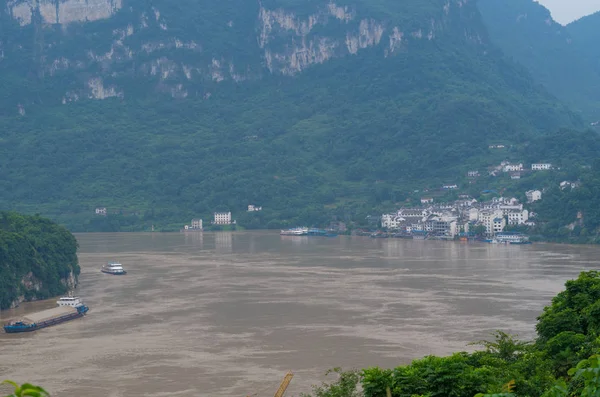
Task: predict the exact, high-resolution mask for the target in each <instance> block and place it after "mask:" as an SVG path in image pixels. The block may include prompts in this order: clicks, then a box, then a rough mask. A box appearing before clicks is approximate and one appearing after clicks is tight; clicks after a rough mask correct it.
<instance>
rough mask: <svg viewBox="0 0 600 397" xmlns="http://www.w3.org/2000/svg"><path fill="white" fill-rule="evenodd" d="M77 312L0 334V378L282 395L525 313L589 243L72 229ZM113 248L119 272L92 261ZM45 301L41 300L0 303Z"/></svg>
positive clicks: (594, 252) (61, 385) (72, 390)
mask: <svg viewBox="0 0 600 397" xmlns="http://www.w3.org/2000/svg"><path fill="white" fill-rule="evenodd" d="M77 238H78V240H79V243H80V245H81V249H80V255H79V258H80V263H81V268H82V273H81V276H80V285H79V287H78V289H77V291H76V293H77V294H78V295H79V296H81V297H82V298H84V300H85V302H86V303H87V304H88V305H89V306H90V308H91V310H90V313H89V314H88V315H87V316H86V317H85V318H83V319H78V320H75V321H71V322H68V323H65V324H61V325H59V326H55V327H51V328H47V329H43V330H40V331H37V332H34V333H31V334H16V335H15V334H12V335H9V334H4V333H2V334H0V378H3V379H5V378H10V379H14V380H16V381H19V382H25V381H31V382H34V383H37V384H40V385H44V386H45V387H46V388H47V389H48V390H49V391H50V392H52V393H53V395H55V396H60V397H79V396H84V395H85V396H86V397H105V396H184V395H185V396H189V395H197V396H227V397H230V396H231V397H234V396H235V397H238V396H239V397H244V396H246V395H248V394H253V393H258V394H257V395H258V396H259V397H260V396H272V395H273V394H274V393H275V391H276V389H277V386H278V384H279V382H280V381H281V379H282V377H283V375H284V374H285V372H286V371H287V370H289V369H291V370H293V371H294V373H295V377H294V379H293V380H292V383H291V385H290V387H289V389H288V393H287V394H286V395H288V396H294V395H298V394H299V393H300V392H306V391H309V388H310V385H311V384H313V383H317V382H318V381H320V380H322V379H323V377H322V375H323V373H324V371H325V370H327V369H328V368H331V367H335V366H342V367H344V368H353V367H356V368H361V367H364V366H374V365H378V366H384V367H392V366H396V365H399V364H403V363H407V362H409V361H410V360H411V359H414V358H418V357H422V356H424V355H428V354H437V355H443V354H449V353H451V352H453V351H457V350H469V349H471V348H472V347H470V346H467V344H468V343H469V342H471V341H474V340H479V339H482V338H485V337H487V336H488V334H489V333H490V332H491V331H493V330H495V329H503V330H505V331H508V332H512V333H517V334H519V335H520V336H521V337H523V338H533V337H534V326H535V321H536V317H537V316H538V315H539V313H540V311H541V309H542V308H543V306H544V305H546V304H548V302H549V301H550V299H551V297H552V296H554V295H555V294H556V293H557V292H558V291H560V290H561V289H562V287H563V284H564V282H565V281H566V280H567V279H569V278H574V277H576V276H577V274H578V273H579V272H580V271H581V270H586V269H594V268H597V267H598V263H599V262H600V261H599V260H598V258H600V248H598V247H588V246H566V245H565V246H561V245H549V244H534V245H530V246H500V245H490V244H466V243H454V242H435V241H412V240H396V239H390V240H378V239H369V238H364V237H345V236H342V237H338V238H320V237H281V236H279V235H278V234H276V233H268V232H239V233H229V232H221V233H206V232H205V233H187V234H183V233H182V234H177V233H175V234H159V233H153V234H117V233H114V234H81V235H78V236H77ZM111 260H115V261H120V262H122V263H123V265H124V266H125V268H126V269H127V270H128V271H129V274H128V275H126V276H122V277H117V276H110V275H106V274H103V273H100V267H101V266H102V264H104V263H105V262H107V261H111ZM54 306H55V299H52V300H49V301H44V302H35V303H28V304H23V305H21V307H19V308H18V309H16V310H12V311H4V312H1V313H0V319H1V320H2V322H4V321H6V320H7V319H8V318H10V317H13V316H18V315H20V314H24V313H27V312H31V311H37V310H41V309H45V308H50V307H54Z"/></svg>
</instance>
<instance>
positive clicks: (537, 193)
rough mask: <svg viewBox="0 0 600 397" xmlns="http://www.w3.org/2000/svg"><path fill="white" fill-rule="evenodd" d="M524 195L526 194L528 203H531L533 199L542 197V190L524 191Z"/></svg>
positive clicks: (536, 199)
mask: <svg viewBox="0 0 600 397" xmlns="http://www.w3.org/2000/svg"><path fill="white" fill-rule="evenodd" d="M525 196H527V202H528V203H533V202H534V201H538V200H541V199H542V192H540V191H539V190H529V191H527V192H525Z"/></svg>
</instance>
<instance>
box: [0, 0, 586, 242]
mask: <svg viewBox="0 0 600 397" xmlns="http://www.w3.org/2000/svg"><path fill="white" fill-rule="evenodd" d="M130 3H131V4H129V5H130V6H131V7H125V8H123V9H122V10H121V11H119V12H118V13H117V14H116V15H115V16H114V17H113V18H112V19H107V20H103V21H95V22H90V23H82V24H72V25H69V26H68V27H66V28H64V29H61V27H60V26H45V27H44V29H42V30H37V31H36V30H35V27H34V26H32V25H27V26H23V27H21V26H19V25H18V24H17V23H16V22H15V21H14V20H12V19H11V17H10V15H8V14H5V15H4V18H5V22H6V23H5V24H4V21H3V24H4V27H3V28H2V29H4V30H5V34H4V35H3V36H4V37H5V38H3V40H4V41H5V45H4V51H5V58H4V59H3V60H2V62H0V71H2V73H0V85H1V84H5V85H6V86H10V87H13V88H14V90H15V95H11V94H10V92H12V91H8V92H9V93H7V94H6V95H5V96H6V97H5V98H3V100H4V101H6V102H5V103H6V106H2V109H0V114H2V116H0V169H1V170H2V171H3V175H4V177H3V180H2V181H0V207H1V208H11V209H14V210H17V211H21V212H26V213H35V212H39V213H42V214H44V215H45V216H51V217H52V218H53V219H56V220H58V221H60V222H61V223H62V224H65V225H68V227H69V228H70V229H71V230H73V231H119V230H122V231H130V230H144V229H145V230H149V229H150V228H151V225H153V224H154V225H155V226H156V227H157V228H159V229H163V230H164V229H165V228H169V229H171V230H172V229H177V228H179V227H181V225H182V224H183V223H184V222H189V220H190V219H192V218H195V217H202V218H204V219H205V221H206V220H208V219H210V217H211V214H212V213H213V211H220V210H230V211H232V212H233V213H234V217H235V218H236V219H237V220H238V221H239V222H240V223H241V224H244V225H248V226H249V227H269V228H280V227H285V226H294V225H296V224H326V223H327V222H328V221H329V220H330V219H331V217H332V215H333V216H337V217H338V218H341V219H344V218H345V217H346V216H352V217H353V219H359V218H363V219H364V217H365V216H366V215H367V214H368V213H369V212H371V211H373V210H374V209H375V208H377V207H378V206H380V205H382V204H383V203H385V202H392V201H400V199H401V198H402V197H403V196H405V195H406V194H407V192H410V191H412V190H411V188H412V189H417V188H419V185H421V184H422V183H423V181H426V182H428V183H432V184H434V183H436V184H440V185H441V184H442V183H448V182H451V181H453V180H454V179H455V178H457V176H458V175H462V173H463V171H464V168H465V167H467V166H471V167H473V166H475V167H484V166H487V165H488V164H487V160H488V158H487V154H488V153H487V148H488V145H489V144H491V143H496V141H497V140H498V139H501V140H508V141H510V142H512V143H514V144H524V143H525V142H526V141H527V140H530V139H533V138H534V137H536V136H540V135H543V134H545V133H551V132H555V131H556V130H557V129H558V128H559V127H561V126H567V127H573V128H580V127H582V126H583V123H582V120H580V119H579V118H578V117H577V115H576V114H574V112H572V111H571V110H569V109H567V108H566V107H565V106H564V105H563V104H561V103H560V102H558V101H557V100H556V98H554V97H553V96H551V95H550V94H549V93H547V92H546V91H545V90H544V89H543V88H541V87H540V86H539V85H538V84H536V83H535V82H534V81H533V79H532V78H531V77H530V76H529V75H528V73H527V71H526V70H524V69H523V68H522V67H520V66H518V65H516V64H514V63H512V62H511V61H509V60H507V59H505V58H504V56H503V55H502V54H501V53H500V51H498V50H497V48H496V47H494V46H493V45H491V44H490V42H489V40H488V38H487V32H486V29H485V27H484V26H483V24H482V22H481V20H480V18H479V15H478V12H477V9H476V7H475V4H474V2H462V1H461V2H458V1H452V2H446V1H441V0H427V1H422V0H411V1H403V2H397V1H392V0H383V1H379V2H377V4H375V3H372V2H361V5H360V7H358V6H357V7H358V8H357V9H356V13H357V14H356V19H355V20H353V21H351V22H348V23H345V22H340V20H338V19H336V18H331V20H330V21H329V22H328V23H327V24H325V25H322V26H321V25H319V26H317V27H315V28H314V29H313V30H311V32H310V33H309V34H308V33H307V35H308V36H306V37H303V38H302V39H299V38H296V37H295V36H294V34H295V33H294V30H293V29H291V28H290V29H287V28H283V27H279V25H278V24H277V23H274V22H273V26H274V27H273V30H272V31H271V36H270V37H271V39H270V40H271V41H269V43H268V44H265V45H266V47H265V48H264V49H263V48H259V46H258V44H257V42H258V39H259V38H260V37H258V36H260V35H261V28H260V27H257V25H256V24H257V23H260V21H259V22H257V16H258V15H259V13H260V11H259V9H258V8H259V4H262V3H255V2H244V3H243V4H238V3H239V2H235V5H233V2H232V1H225V2H222V4H221V3H219V4H217V3H214V4H213V3H210V4H209V3H207V2H201V3H198V2H191V1H187V2H186V3H185V5H182V6H181V7H176V8H173V7H171V4H170V3H168V2H167V3H168V4H165V3H166V2H164V1H157V2H154V3H153V6H155V7H158V8H161V9H163V8H162V7H163V6H164V10H163V11H164V12H163V13H162V14H161V15H160V17H157V18H159V19H160V20H161V21H162V20H163V19H165V21H164V26H168V27H167V28H165V29H166V30H164V29H162V28H160V27H159V26H158V24H155V23H154V21H153V20H152V19H153V18H149V19H150V21H148V24H150V25H149V27H148V28H147V29H146V28H144V29H145V30H141V29H140V28H139V21H140V18H141V16H140V15H139V14H138V11H139V13H142V11H143V12H145V13H146V15H154V12H152V11H151V10H149V9H145V8H144V7H146V6H148V7H147V8H149V7H150V6H149V5H148V4H147V2H142V1H131V2H130ZM263 3H265V4H263V5H264V6H265V7H267V8H269V10H278V11H277V12H280V13H284V14H286V13H288V14H289V15H292V13H295V14H293V15H292V16H290V17H289V18H288V19H286V21H288V22H290V23H296V22H298V21H304V19H303V18H307V17H308V16H309V15H311V14H312V13H313V12H316V10H319V9H322V8H324V9H327V8H328V7H329V6H331V5H332V3H329V2H326V1H313V2H305V3H303V2H297V1H272V2H271V1H270V2H263ZM0 4H1V2H0ZM446 4H447V6H446ZM221 8H223V9H222V10H221ZM350 8H351V7H350ZM288 14H286V15H288ZM407 19H409V20H410V21H408V25H407ZM361 21H363V22H364V23H367V22H368V23H367V25H368V24H370V23H374V22H369V21H375V22H377V23H379V24H381V27H382V29H385V33H384V34H383V35H382V36H381V41H380V42H378V43H379V44H377V45H376V44H373V45H372V46H371V45H367V44H365V43H368V40H366V38H361V41H360V43H361V46H366V47H365V48H362V47H361V48H360V51H358V52H357V53H353V54H348V53H345V54H344V55H340V54H337V53H336V56H332V57H331V58H328V59H324V60H322V62H321V60H319V62H317V61H315V60H311V62H308V61H307V62H308V63H309V64H306V65H304V64H303V65H302V71H301V72H299V73H297V74H296V75H294V76H288V75H281V73H279V72H278V71H275V72H273V73H271V72H270V71H269V69H268V68H267V65H266V58H265V57H266V55H265V53H266V52H268V53H269V54H280V53H286V51H288V50H289V49H290V48H294V45H295V43H301V42H311V40H315V41H314V42H315V43H316V44H314V46H315V47H318V48H321V47H320V46H321V44H318V43H322V42H327V40H328V39H329V38H332V39H331V40H333V39H334V38H335V39H336V40H337V38H339V37H341V38H342V39H340V40H342V41H340V44H339V49H340V51H342V50H343V51H346V52H347V50H345V48H346V44H345V42H346V37H350V36H347V35H352V34H354V33H353V32H354V30H353V29H356V31H357V32H358V31H359V28H360V24H361ZM298 23H299V22H298ZM364 23H363V25H364ZM128 24H131V26H132V29H133V31H134V32H133V34H132V35H131V36H126V37H124V38H123V39H122V40H121V44H118V43H115V42H114V37H113V36H114V34H115V33H114V32H118V31H119V29H125V31H126V30H127V26H128ZM155 25H156V26H155ZM432 25H434V27H433V28H432ZM231 26H232V27H231ZM394 26H399V27H402V29H412V28H414V30H413V31H408V30H407V31H406V32H403V33H404V34H403V36H402V40H401V45H400V44H399V45H400V47H399V48H398V49H395V50H394V51H393V53H390V51H391V50H390V47H389V45H390V41H389V40H390V34H391V33H392V32H393V27H394ZM407 26H409V27H410V28H409V27H407ZM363 27H364V26H363ZM188 28H189V29H188ZM429 29H433V30H432V31H431V32H430V31H429ZM299 30H302V29H299ZM362 30H364V29H362ZM367 31H368V29H367ZM36 32H37V33H36ZM42 33H43V34H44V35H45V36H44V37H43V39H44V40H41V38H40V37H38V38H37V39H36V34H42ZM429 33H431V35H429ZM314 35H316V36H314ZM290 36H291V38H290ZM176 39H177V40H179V41H178V42H180V46H179V47H180V48H178V47H177V46H176V45H173V46H169V45H168V43H171V42H173V43H175V40H176ZM321 39H322V40H324V41H318V40H321ZM326 39H327V40H326ZM365 40H366V41H365ZM192 41H194V42H198V43H199V45H198V48H202V50H200V49H198V50H195V51H192V50H191V49H186V47H185V45H184V44H185V43H190V42H192ZM34 44H36V45H38V47H39V48H38V47H35V46H34ZM161 44H163V46H162V47H161V46H160V45H161ZM200 44H201V45H200ZM120 45H123V46H127V48H130V49H131V53H129V52H128V54H129V55H128V56H127V57H122V56H121V57H119V56H120V55H119V54H120V53H119V51H118V50H119V49H121V50H122V48H121V47H119V46H120ZM144 45H145V46H146V47H143V48H147V51H146V50H142V49H140V48H142V46H144ZM153 45H154V46H155V47H156V48H155V47H153ZM113 47H114V48H117V47H118V48H117V49H116V50H115V52H114V54H113V53H112V52H110V51H111V48H113ZM27 51H28V52H27ZM36 51H37V52H36ZM182 51H183V52H182ZM185 51H187V52H185ZM90 53H91V54H95V55H94V57H92V56H91V55H90ZM104 53H109V54H112V55H111V56H110V57H109V56H108V55H107V56H106V57H104V56H101V54H104ZM31 54H37V55H39V60H40V62H42V61H43V60H44V59H46V60H48V62H49V60H50V59H56V65H57V66H56V65H55V66H53V65H54V64H52V65H45V66H40V65H37V64H35V63H34V62H32V61H31V60H32V57H31ZM386 54H387V56H386ZM121 55H122V54H121ZM338 55H339V56H338ZM277 56H278V55H277ZM277 56H276V55H273V58H277ZM297 56H299V55H297ZM90 57H92V58H93V59H96V58H98V59H100V58H102V59H104V60H103V61H101V62H100V61H98V62H100V63H98V64H93V67H92V66H90V67H89V68H87V66H86V65H88V62H92V61H91V60H90V59H91V58H90ZM196 57H200V58H202V62H205V63H203V64H200V63H198V64H197V65H195V66H197V69H198V70H202V71H203V73H206V65H207V64H210V65H212V63H211V59H212V58H214V60H215V62H216V63H217V64H218V63H219V62H223V65H226V64H227V63H226V62H225V60H227V62H228V61H229V60H231V62H232V64H235V65H234V66H235V67H236V68H240V69H241V68H242V67H243V68H244V69H243V70H245V69H246V66H247V68H248V69H250V70H251V71H254V72H256V75H255V74H252V73H251V76H249V77H248V78H247V79H245V80H244V79H242V80H243V81H242V80H240V81H234V80H231V79H225V80H223V81H221V82H219V83H217V82H216V81H215V80H214V79H213V76H212V75H203V76H202V77H201V78H199V79H198V78H196V77H197V76H196V72H197V71H196V68H195V67H194V68H192V69H193V70H192V72H191V76H192V77H191V78H190V79H188V78H187V77H186V76H185V74H184V73H183V72H182V68H183V66H186V65H187V66H189V65H192V64H193V63H194V62H200V60H198V59H197V58H196ZM207 57H208V59H205V58H207ZM220 59H222V60H223V61H220ZM286 59H287V58H286ZM64 60H66V61H64ZM238 60H239V62H238ZM63 61H64V62H63ZM159 61H160V62H159ZM184 61H185V62H187V63H189V65H188V64H185V65H183V66H182V63H183V62H184ZM275 61H276V59H275V60H274V62H275ZM65 62H66V64H69V65H79V64H81V67H82V68H83V70H80V69H79V66H77V67H65V68H63V67H62V66H61V65H63V64H64V63H65ZM161 62H162V63H161ZM169 62H172V65H173V67H172V68H171V67H170V66H169V67H167V66H168V65H171V63H169ZM240 62H241V63H240ZM92 63H93V62H92ZM239 65H241V66H239ZM51 66H52V67H51ZM211 67H212V66H211ZM49 68H50V70H49ZM144 68H146V69H144ZM163 68H164V70H163ZM105 69H106V70H108V72H104V70H105ZM144 70H146V72H144ZM148 70H150V71H151V70H154V71H155V74H152V73H149V72H148ZM235 70H238V69H235ZM171 71H172V72H171ZM42 72H43V73H42ZM109 72H111V73H109ZM112 72H114V73H112ZM240 73H242V72H240ZM113 74H114V75H115V76H116V77H113ZM15 76H20V79H17V78H16V77H15ZM35 76H37V77H36V78H37V79H38V80H39V81H36V82H35V83H29V79H31V78H34V77H35ZM90 76H95V77H99V78H100V77H101V78H103V79H104V81H105V85H106V86H108V85H109V84H113V83H114V84H116V86H117V87H119V89H122V90H123V92H124V96H123V97H122V98H120V97H119V98H107V99H104V100H102V101H92V100H89V99H87V96H83V95H82V96H80V97H79V99H78V100H73V101H72V102H71V101H70V99H71V97H69V98H68V99H69V101H67V100H65V101H66V103H65V104H62V103H61V99H62V98H63V97H65V95H66V94H65V92H66V91H67V90H70V89H71V88H73V87H71V85H77V84H83V83H82V81H87V80H86V79H87V78H89V77H90ZM161 76H167V77H161ZM217 77H218V76H217ZM161 78H162V79H163V80H161ZM217 80H218V78H217ZM15 81H17V82H19V83H18V84H17V83H15ZM65 84H66V85H65ZM177 84H182V85H183V86H184V87H185V90H186V93H187V94H188V95H187V97H186V98H182V97H177V98H172V97H171V95H170V94H169V92H170V91H169V90H170V89H171V88H172V87H176V86H177ZM17 87H18V89H17ZM32 90H33V91H32ZM15 98H18V100H19V101H20V102H19V103H21V104H24V105H23V106H24V109H22V110H23V113H24V114H23V115H19V114H18V113H17V110H18V109H19V108H18V106H17V104H16V103H10V102H11V101H13V102H14V99H15ZM0 103H1V102H0ZM3 111H4V112H3ZM33 154H35V155H33ZM25 182H26V183H25ZM248 204H255V205H260V206H262V207H263V208H264V212H262V213H260V214H256V213H254V214H245V215H243V217H245V218H247V219H240V218H241V215H240V214H244V213H245V209H246V208H247V206H248ZM96 207H106V208H108V211H109V214H110V216H108V217H97V216H95V214H94V209H95V208H96ZM114 212H118V213H119V214H117V215H114V214H113V213H114ZM121 212H122V213H123V215H121Z"/></svg>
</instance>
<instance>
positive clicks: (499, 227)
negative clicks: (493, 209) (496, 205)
mask: <svg viewBox="0 0 600 397" xmlns="http://www.w3.org/2000/svg"><path fill="white" fill-rule="evenodd" d="M505 227H506V219H505V218H504V217H502V218H494V221H493V230H494V235H496V234H498V233H502V232H503V231H504V228H505Z"/></svg>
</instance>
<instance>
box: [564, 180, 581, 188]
mask: <svg viewBox="0 0 600 397" xmlns="http://www.w3.org/2000/svg"><path fill="white" fill-rule="evenodd" d="M577 187H579V183H578V182H569V181H562V182H561V183H560V189H561V190H565V189H566V188H571V189H575V188H577Z"/></svg>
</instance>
